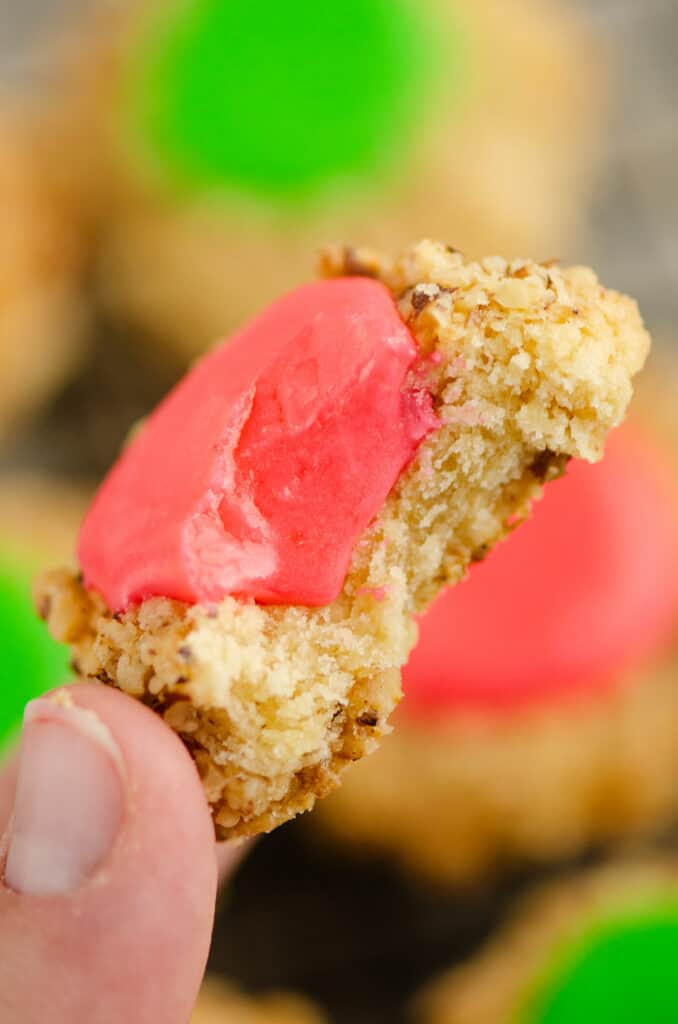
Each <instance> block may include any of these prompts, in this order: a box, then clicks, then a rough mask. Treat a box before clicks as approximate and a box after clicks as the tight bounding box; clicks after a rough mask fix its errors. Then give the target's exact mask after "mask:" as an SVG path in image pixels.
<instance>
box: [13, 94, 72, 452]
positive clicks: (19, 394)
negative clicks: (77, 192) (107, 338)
mask: <svg viewBox="0 0 678 1024" xmlns="http://www.w3.org/2000/svg"><path fill="white" fill-rule="evenodd" d="M27 120H29V118H28V115H27V114H25V113H24V112H23V111H22V110H19V109H16V110H14V109H12V110H9V109H5V110H2V111H0V212H1V214H2V232H1V235H0V442H1V441H3V440H4V439H5V438H7V437H8V436H9V435H11V433H12V432H13V431H14V430H15V429H16V428H17V427H18V426H19V425H20V424H21V423H22V422H23V421H24V420H26V419H27V418H29V417H30V416H31V415H32V414H33V413H34V412H35V410H36V409H37V408H39V406H40V405H41V404H42V403H43V402H45V401H46V400H47V399H48V398H49V397H50V396H51V395H52V393H53V392H54V391H55V390H56V388H57V387H58V386H59V384H60V383H61V382H62V381H63V379H64V378H65V377H66V376H67V375H68V374H69V373H70V372H72V371H73V370H74V369H75V367H76V365H77V363H78V360H79V357H80V355H81V353H82V350H83V340H84V317H83V303H82V296H81V288H80V281H79V272H80V261H81V256H82V252H81V242H82V240H81V239H80V238H79V232H78V230H77V229H76V227H75V226H74V223H73V221H72V219H71V218H70V216H69V213H68V207H67V205H65V204H63V203H62V202H61V200H60V198H58V196H57V194H56V191H55V190H54V189H53V188H52V186H51V185H50V184H49V183H48V182H47V180H46V178H47V175H46V173H45V161H44V153H43V151H42V147H41V144H40V140H39V139H38V136H37V134H36V133H35V132H34V131H33V129H32V128H30V127H28V126H27V124H26V121H27Z"/></svg>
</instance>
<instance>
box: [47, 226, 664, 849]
mask: <svg viewBox="0 0 678 1024" xmlns="http://www.w3.org/2000/svg"><path fill="white" fill-rule="evenodd" d="M324 270H325V272H326V273H338V274H341V273H346V272H347V271H349V270H350V272H352V273H369V274H372V275H374V276H376V277H379V278H381V279H382V280H383V281H384V282H385V283H386V284H387V285H388V287H389V288H391V290H392V291H393V294H394V296H395V297H396V299H397V301H398V303H399V308H400V311H401V314H402V316H403V318H404V319H405V320H406V321H407V323H408V324H409V325H410V326H411V329H412V331H413V332H414V334H415V336H416V338H417V341H418V343H419V346H420V349H421V353H422V360H421V361H420V366H419V368H418V369H417V370H415V371H414V372H416V373H417V374H421V375H422V383H423V384H424V385H425V386H426V387H427V388H429V389H430V391H431V393H432V395H433V397H434V403H435V406H436V409H437V412H438V415H439V418H440V420H441V423H442V426H441V428H440V429H439V430H438V431H436V432H434V433H433V434H432V435H431V436H430V437H429V438H427V439H426V441H425V442H424V443H423V444H422V446H421V447H420V449H419V450H418V453H417V456H416V458H415V459H414V461H413V462H412V464H411V465H410V466H409V467H408V469H407V470H406V471H405V472H404V473H403V475H402V477H401V479H400V480H399V481H398V483H397V484H396V486H395V487H394V489H393V491H392V493H391V495H390V496H389V498H388V499H387V501H386V503H385V505H384V508H383V510H382V513H381V514H380V515H379V516H378V517H377V519H376V520H375V521H374V523H373V524H372V525H371V527H370V528H369V529H368V530H367V531H366V532H365V534H364V535H363V537H362V538H361V539H360V541H359V542H358V544H357V545H356V548H355V552H354V557H353V561H352V564H351V567H350V569H349V572H348V575H347V578H346V581H345V584H344V587H343V590H342V592H341V594H340V595H339V597H338V598H337V599H336V600H335V601H333V602H332V604H330V605H329V606H327V607H324V608H314V609H309V608H302V607H260V606H257V605H254V604H246V603H242V602H238V601H236V600H234V599H232V598H227V599H225V600H224V601H222V602H221V603H220V604H219V605H216V606H213V607H207V608H206V607H199V606H196V607H188V606H186V605H182V604H180V603H178V602H173V601H170V600H167V599H164V598H154V599H152V600H148V601H145V602H143V603H142V604H141V605H140V606H139V607H134V608H131V609H130V610H129V611H127V612H126V613H124V614H122V615H117V616H112V615H111V613H110V612H109V611H108V609H107V608H106V607H105V606H104V604H103V602H102V600H101V599H100V598H99V597H98V596H97V595H96V594H94V593H88V592H87V591H86V590H85V589H84V588H83V586H82V583H81V582H80V581H79V579H78V578H77V577H74V576H72V575H69V574H68V573H65V572H54V573H51V574H48V575H47V576H46V577H44V578H43V579H42V580H41V581H40V583H39V585H38V588H37V604H38V608H39V609H40V610H41V613H42V614H43V616H44V617H45V618H46V619H47V621H48V623H49V626H50V628H51V630H52V632H53V634H54V635H55V636H56V637H57V638H59V639H61V640H63V641H65V642H66V643H68V644H70V645H71V648H72V650H73V656H74V664H75V666H76V670H77V671H78V672H79V673H80V674H81V675H83V676H85V677H88V678H94V679H100V680H102V681H103V682H106V683H110V684H112V685H115V686H118V687H119V688H120V689H122V690H124V691H125V692H127V693H130V694H132V695H134V696H136V697H139V698H140V699H142V700H144V701H145V702H146V703H147V704H149V705H150V706H151V707H153V708H154V709H156V710H157V711H158V712H159V713H160V714H162V715H163V717H164V718H165V720H166V721H167V722H168V724H169V725H171V726H172V728H174V729H175V730H176V731H177V732H178V733H179V735H180V736H181V737H182V738H183V739H184V741H185V743H186V744H187V746H188V747H189V749H190V750H191V752H192V753H193V755H194V757H195V760H196V762H197V765H198V768H199V770H200V773H201V776H202V778H203V781H204V785H205V789H206V792H207V796H208V799H209V802H210V804H211V806H212V810H213V813H214V820H215V824H216V828H217V833H218V835H219V836H220V837H221V838H226V837H229V836H237V835H249V834H254V833H257V832H260V831H266V830H270V829H272V828H273V827H275V826H276V825H277V824H279V823H281V822H282V821H285V820H286V819H288V818H290V817H292V816H293V815H294V814H297V813H299V812H300V811H304V810H308V809H309V808H310V807H311V806H312V805H313V803H314V801H315V799H316V797H318V796H324V795H326V794H327V793H328V792H330V791H331V790H332V789H334V788H335V787H336V785H337V783H338V780H339V776H340V774H341V772H342V771H343V769H344V768H345V767H346V766H347V765H348V764H350V763H351V762H352V761H356V760H358V759H359V758H360V757H362V756H363V755H364V754H366V753H368V752H370V751H371V750H372V749H374V747H375V746H376V745H377V742H378V740H379V739H380V738H381V736H383V735H384V734H385V733H386V732H388V731H389V725H388V716H389V715H390V713H391V711H392V710H393V709H394V707H395V705H396V704H397V702H398V699H399V697H400V667H401V666H402V664H403V663H404V661H405V660H406V658H407V655H408V652H409V650H410V648H411V646H412V644H413V642H414V640H415V627H414V624H413V620H412V615H413V614H414V613H416V612H419V611H421V610H422V609H423V608H424V607H425V606H426V605H427V604H428V602H430V601H431V600H432V599H433V597H434V596H435V594H436V593H437V592H438V591H439V589H440V588H441V587H442V586H445V585H447V584H449V583H454V582H456V581H458V580H459V579H461V578H462V576H463V574H464V572H465V569H466V567H467V566H468V564H469V563H470V562H472V561H474V560H478V559H481V558H483V557H484V556H485V555H486V554H487V552H488V550H489V548H490V547H491V546H492V545H493V544H495V543H496V542H497V541H498V540H500V539H501V538H502V537H503V536H505V535H506V534H507V533H508V532H510V530H511V529H512V528H513V526H514V525H515V524H516V522H517V521H519V520H520V518H522V517H524V516H525V515H527V513H528V510H529V503H530V501H531V499H532V498H534V497H535V496H537V495H538V493H539V491H540V486H541V484H542V483H543V482H544V481H545V480H548V479H549V478H551V477H554V476H557V475H558V474H559V473H560V472H561V471H562V469H563V467H564V465H565V463H566V461H567V459H568V458H569V457H571V456H578V457H583V458H589V459H596V458H598V457H599V456H600V455H601V452H602V447H603V443H604V440H605V436H606V433H607V431H608V430H609V429H610V427H612V426H613V425H614V424H616V423H618V422H619V420H620V419H621V418H622V416H623V415H624V411H625V409H626V405H627V403H628V401H629V398H630V395H631V378H632V377H633V375H634V374H635V373H636V372H637V371H638V370H639V369H640V367H641V366H642V363H643V361H644V359H645V356H646V353H647V350H648V344H649V339H648V337H647V334H646V333H645V331H644V329H643V327H642V323H641V320H640V317H639V314H638V311H637V308H636V306H635V304H634V303H633V302H632V301H631V300H629V299H626V298H624V297H622V296H620V295H617V294H615V293H613V292H608V291H605V290H604V289H603V288H602V287H601V286H600V284H599V283H598V281H597V279H596V278H595V275H594V274H593V273H592V272H591V271H589V270H585V269H582V268H572V269H567V270H558V269H557V268H554V267H545V266H539V265H537V264H532V263H527V262H525V261H518V262H515V263H512V264H508V263H506V262H505V261H504V260H502V259H499V258H491V259H487V260H484V261H483V262H481V263H471V262H467V261H465V260H464V258H463V257H462V256H461V255H460V254H459V253H456V252H451V251H449V250H448V249H446V248H445V247H444V246H442V245H439V244H437V243H433V242H423V243H420V244H419V245H417V246H415V247H414V248H412V249H410V250H408V251H406V252H405V253H404V254H403V255H402V256H401V257H399V258H397V259H395V260H388V259H386V258H383V257H380V256H378V255H377V254H374V253H371V252H367V251H354V250H346V249H336V250H332V251H329V252H328V253H327V254H326V256H325V260H324Z"/></svg>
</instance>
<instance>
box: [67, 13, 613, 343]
mask: <svg viewBox="0 0 678 1024" xmlns="http://www.w3.org/2000/svg"><path fill="white" fill-rule="evenodd" d="M600 66H601V57H600V51H599V48H594V46H593V43H592V41H591V40H590V39H589V37H588V34H587V32H586V30H585V28H584V27H583V26H582V24H581V23H580V21H579V19H578V17H577V16H575V15H574V14H573V13H572V12H570V11H567V10H566V9H565V7H564V6H563V5H560V4H557V3H555V2H552V0H426V2H415V0H369V2H367V0H344V2H342V3H341V4H339V3H328V4H317V3H315V2H313V0H295V3H293V4H291V5H290V4H286V5H284V6H281V5H280V4H279V3H278V2H277V0H266V2H265V3H264V4H263V6H262V4H261V3H260V4H259V6H258V16H257V18H256V19H255V18H252V17H251V14H250V8H249V5H247V4H244V3H242V2H240V0H229V2H224V0H172V2H164V3H161V4H158V3H157V2H155V3H154V2H149V0H146V2H144V3H142V4H134V5H132V6H130V5H128V4H122V5H117V6H116V8H115V12H114V14H113V15H110V13H109V15H108V16H107V17H105V18H104V19H103V21H101V20H100V19H95V22H94V23H93V24H92V25H91V27H90V29H89V30H88V29H87V28H85V29H84V30H83V34H82V39H81V41H80V44H79V46H77V47H76V48H75V54H74V57H73V61H72V66H71V67H70V69H69V74H67V76H66V78H67V81H68V85H67V87H66V89H65V95H64V96H63V97H62V101H61V103H60V105H57V106H56V107H55V109H54V119H53V138H54V146H55V149H56V150H57V151H58V152H59V154H60V156H62V159H60V160H59V166H58V168H57V170H58V173H59V175H61V176H62V177H64V176H65V178H67V179H68V177H69V175H70V183H71V191H72V196H73V198H74V204H73V205H74V214H75V216H78V217H83V213H84V214H85V219H86V220H87V221H88V222H89V224H91V225H94V226H95V229H96V232H95V234H96V269H97V275H98V281H99V283H98V289H99V292H100V294H101V296H102V298H103V300H104V301H106V302H107V303H108V304H109V306H110V308H112V309H113V310H115V312H116V314H117V315H119V316H120V317H121V318H122V319H123V321H124V320H127V321H128V322H133V323H134V324H135V326H136V327H137V328H141V330H142V334H143V335H145V336H147V337H148V338H149V339H151V340H153V339H155V340H156V341H158V342H160V343H163V344H171V345H172V346H173V347H174V349H175V351H177V352H178V353H179V354H180V355H181V356H182V358H184V359H189V358H192V357H193V356H194V355H195V354H197V353H199V352H200V351H203V350H204V348H205V347H206V345H207V344H208V343H210V342H211V341H213V340H214V339H215V338H217V337H219V336H220V335H221V334H223V332H224V331H227V330H231V329H232V328H233V327H234V326H236V325H238V324H239V323H241V322H242V321H243V320H244V319H245V318H247V317H249V316H251V315H252V314H253V313H254V312H255V311H256V309H258V308H259V307H260V305H261V303H262V302H267V301H270V300H271V299H272V298H273V297H274V296H276V295H277V294H279V293H280V292H282V291H284V290H285V289H287V288H290V287H292V286H293V285H294V284H296V283H297V282H298V281H299V280H302V279H304V278H305V277H307V276H308V275H309V273H310V271H311V264H312V258H311V257H310V254H311V253H312V252H313V251H314V249H316V248H318V247H319V246H320V245H321V244H323V243H325V242H326V241H327V239H331V238H356V239H366V238H369V239H370V240H371V241H372V242H373V243H374V244H376V245H378V246H380V247H382V248H398V247H402V246H403V245H404V244H406V243H407V242H408V241H409V240H410V239H411V238H413V237H420V236H421V235H425V234H429V233H431V232H432V231H433V230H434V231H435V232H436V234H437V235H438V236H439V237H440V236H442V237H444V238H445V239H446V240H447V241H449V242H451V243H453V244H454V245H455V246H457V247H459V248H460V249H462V250H463V251H465V252H467V253H469V254H470V255H473V256H479V255H481V254H482V253H483V252H488V251H492V252H497V251H501V252H505V253H507V254H508V255H511V256H521V255H525V254H526V253H528V252H536V253H537V254H538V255H540V256H542V257H543V258H546V257H549V256H554V255H556V256H557V255H559V253H560V252H561V251H562V249H561V247H562V246H563V244H564V243H565V241H566V239H567V237H568V236H569V235H570V234H571V232H572V230H573V228H574V226H575V225H576V224H577V223H578V221H579V219H580V216H581V209H582V207H583V205H584V198H583V197H584V195H585V193H586V186H587V183H588V181H589V178H590V176H591V167H592V164H593V163H594V160H593V156H592V154H593V153H594V151H595V150H596V149H597V145H596V138H597V135H598V133H599V129H600V121H601V112H600V106H601V94H602V93H603V92H604V88H603V83H602V77H603V76H602V74H601V71H600ZM75 207H77V210H76V209H75Z"/></svg>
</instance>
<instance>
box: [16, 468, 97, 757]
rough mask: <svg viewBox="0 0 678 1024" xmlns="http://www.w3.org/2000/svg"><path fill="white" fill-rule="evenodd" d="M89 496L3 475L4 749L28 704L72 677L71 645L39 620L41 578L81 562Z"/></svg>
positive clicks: (33, 478) (30, 477)
mask: <svg viewBox="0 0 678 1024" xmlns="http://www.w3.org/2000/svg"><path fill="white" fill-rule="evenodd" d="M84 509H85V498H84V497H83V495H81V494H80V493H79V492H78V491H77V490H75V489H74V488H72V487H70V486H67V485H66V484H63V483H60V482H58V481H56V480H53V479H51V478H49V477H44V476H39V475H35V474H25V473H24V474H19V473H4V474H0V608H1V614H2V621H3V624H4V625H3V630H2V634H1V636H0V661H1V663H2V666H3V679H4V680H5V683H6V685H5V687H4V689H3V700H2V711H1V713H0V748H4V747H5V745H6V744H7V743H9V742H10V740H11V739H12V738H13V737H14V735H15V734H16V732H18V729H19V727H20V725H21V717H22V714H23V709H24V705H25V704H26V702H27V701H28V700H31V699H33V698H34V697H38V696H40V694H42V693H44V692H45V691H46V690H49V689H51V688H52V687H54V686H58V685H60V684H61V683H63V682H64V681H65V680H66V679H67V678H68V677H69V675H70V669H69V656H68V651H67V649H66V648H65V647H62V646H61V645H60V644H57V643H55V642H54V641H53V640H52V638H51V637H49V636H48V635H46V634H45V631H44V630H43V629H41V628H40V627H39V623H36V620H35V614H34V611H33V602H32V599H31V581H32V577H33V576H34V575H35V573H36V572H37V571H39V570H41V569H44V568H45V566H46V565H49V564H50V563H53V562H54V560H55V559H64V560H69V559H72V557H73V552H74V549H75V540H76V535H77V528H78V523H79V521H80V519H81V517H82V514H83V511H84Z"/></svg>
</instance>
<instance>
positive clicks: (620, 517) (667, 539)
mask: <svg viewBox="0 0 678 1024" xmlns="http://www.w3.org/2000/svg"><path fill="white" fill-rule="evenodd" d="M677 523H678V511H677V506H676V502H675V500H674V494H673V491H672V486H671V483H670V474H669V472H668V470H667V467H666V466H665V465H664V464H663V461H662V458H661V456H660V454H659V453H658V452H657V451H656V450H655V448H653V446H652V444H651V443H650V442H649V441H648V440H647V439H645V438H643V437H642V436H640V435H639V434H637V433H635V432H633V431H631V429H630V428H628V427H626V428H624V429H623V430H620V431H617V432H616V433H615V435H614V436H613V437H612V438H611V439H610V441H609V444H608V448H607V451H606V454H605V458H604V459H603V461H602V463H600V464H598V465H595V466H591V465H588V464H586V463H582V462H578V463H571V464H570V467H569V469H568V472H567V475H566V476H565V477H564V478H563V479H562V480H559V481H557V482H555V483H553V484H550V485H549V486H548V487H547V489H546V492H545V495H544V498H543V500H542V501H541V502H539V503H538V504H537V505H536V506H535V508H534V512H533V517H532V518H531V519H530V521H529V522H527V523H525V524H524V525H523V526H521V527H520V528H519V529H518V530H517V532H516V534H515V535H514V536H513V537H512V538H511V539H510V541H509V542H508V543H506V544H502V545H500V547H499V548H498V549H497V551H496V552H494V553H493V554H492V555H491V556H490V557H489V558H488V560H487V562H484V563H482V564H480V565H477V566H475V567H474V568H473V569H472V570H471V573H470V577H469V579H468V580H467V581H466V582H464V583H463V584H462V585H461V586H459V587H456V588H453V589H450V590H447V591H446V592H445V593H444V594H443V595H442V596H441V597H440V598H439V599H438V600H437V601H436V602H435V604H434V605H433V606H432V607H431V609H430V610H429V611H428V613H427V614H426V616H424V617H423V619H422V621H421V622H420V640H419V644H418V646H417V648H416V649H415V651H414V652H413V654H412V657H411V658H410V662H409V664H408V666H407V668H406V669H405V672H404V686H405V693H406V700H405V701H404V705H403V707H404V710H405V711H406V712H407V711H409V712H410V713H411V714H418V713H420V714H439V712H440V709H441V708H444V707H448V708H450V709H453V708H462V707H469V708H472V707H478V708H483V707H484V708H490V707H492V708H496V709H501V708H505V709H510V708H512V707H515V706H516V705H520V704H524V703H527V702H529V701H535V700H545V699H549V698H554V697H558V696H559V695H561V694H563V693H564V692H567V693H572V692H576V691H580V690H582V689H584V688H591V687H596V686H601V685H604V684H609V683H610V682H611V681H613V680H614V679H615V677H616V676H618V674H619V672H620V671H621V670H622V669H625V668H627V667H628V668H630V667H633V666H635V665H637V664H638V663H639V662H642V661H643V659H645V658H647V657H649V656H650V655H652V654H655V653H657V652H658V651H659V650H661V649H662V647H663V644H664V642H665V641H666V640H667V639H668V637H669V636H670V634H671V633H672V631H673V627H674V626H675V625H676V624H678V589H677V581H678V571H677V569H678V564H677V560H676V524H677Z"/></svg>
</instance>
